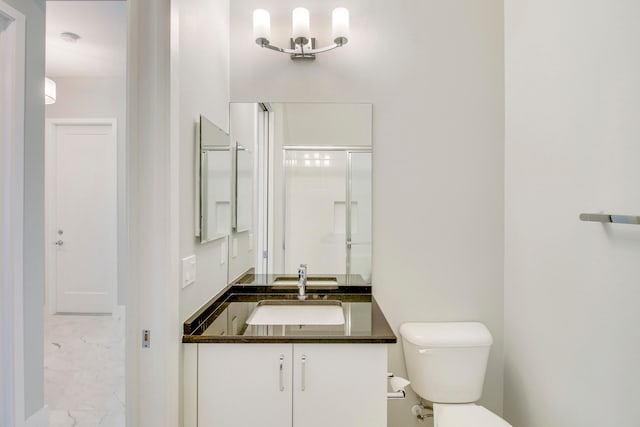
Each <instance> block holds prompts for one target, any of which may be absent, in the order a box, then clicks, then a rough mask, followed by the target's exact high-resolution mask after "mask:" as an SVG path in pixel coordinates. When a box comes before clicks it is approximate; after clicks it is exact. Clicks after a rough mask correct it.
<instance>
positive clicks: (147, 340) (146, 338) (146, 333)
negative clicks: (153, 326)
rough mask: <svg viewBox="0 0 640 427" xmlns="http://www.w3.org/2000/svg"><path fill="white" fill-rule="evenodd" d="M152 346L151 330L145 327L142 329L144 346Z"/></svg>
mask: <svg viewBox="0 0 640 427" xmlns="http://www.w3.org/2000/svg"><path fill="white" fill-rule="evenodd" d="M149 347H151V330H149V329H143V330H142V348H149Z"/></svg>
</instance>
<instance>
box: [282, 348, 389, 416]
mask: <svg viewBox="0 0 640 427" xmlns="http://www.w3.org/2000/svg"><path fill="white" fill-rule="evenodd" d="M293 348H294V351H293V353H294V356H293V426H294V427H327V426H331V427H353V426H367V427H386V425H387V378H386V377H387V346H386V345H381V344H295V345H294V346H293Z"/></svg>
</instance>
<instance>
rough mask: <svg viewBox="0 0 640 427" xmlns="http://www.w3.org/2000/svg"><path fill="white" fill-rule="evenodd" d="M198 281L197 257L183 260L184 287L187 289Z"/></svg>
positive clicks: (193, 256)
mask: <svg viewBox="0 0 640 427" xmlns="http://www.w3.org/2000/svg"><path fill="white" fill-rule="evenodd" d="M195 281H196V256H195V255H191V256H188V257H186V258H182V287H183V288H186V287H187V286H189V285H190V284H192V283H193V282H195Z"/></svg>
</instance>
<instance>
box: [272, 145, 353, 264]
mask: <svg viewBox="0 0 640 427" xmlns="http://www.w3.org/2000/svg"><path fill="white" fill-rule="evenodd" d="M284 163H285V165H284V189H283V193H284V198H283V202H284V235H283V242H284V245H283V246H284V247H283V251H282V255H283V256H282V259H281V262H282V268H281V269H280V271H282V272H285V273H292V274H293V273H295V272H296V271H297V270H298V266H299V265H300V264H309V268H310V269H311V271H312V273H313V274H329V273H333V274H335V273H343V272H345V271H346V253H345V244H344V242H345V235H346V234H345V233H346V212H345V202H346V185H345V183H346V176H347V158H346V156H345V153H343V152H340V151H320V150H308V151H305V150H284ZM310 260H313V261H310Z"/></svg>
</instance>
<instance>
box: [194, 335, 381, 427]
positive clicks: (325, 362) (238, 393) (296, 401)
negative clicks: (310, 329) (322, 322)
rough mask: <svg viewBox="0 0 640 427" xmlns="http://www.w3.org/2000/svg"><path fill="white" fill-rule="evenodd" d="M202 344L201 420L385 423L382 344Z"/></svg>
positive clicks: (230, 426) (220, 425) (317, 425)
mask: <svg viewBox="0 0 640 427" xmlns="http://www.w3.org/2000/svg"><path fill="white" fill-rule="evenodd" d="M197 346H198V351H197V353H198V355H197V426H198V427H236V426H237V427H240V426H242V427H245V426H253V425H255V426H261V427H287V426H293V427H326V426H331V427H353V426H367V427H385V426H386V425H387V400H386V392H387V379H386V372H387V346H386V345H384V344H261V343H256V344H226V343H225V344H213V343H211V344H209V343H207V344H197ZM193 406H195V405H193ZM193 406H192V407H193ZM188 407H189V405H188V404H187V402H185V410H187V409H186V408H188ZM194 409H195V408H194ZM187 427H191V426H187Z"/></svg>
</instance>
